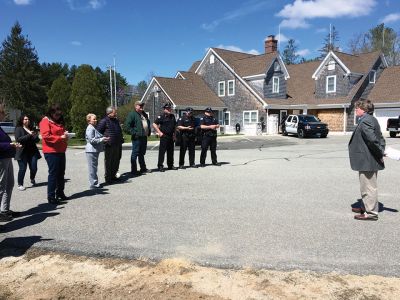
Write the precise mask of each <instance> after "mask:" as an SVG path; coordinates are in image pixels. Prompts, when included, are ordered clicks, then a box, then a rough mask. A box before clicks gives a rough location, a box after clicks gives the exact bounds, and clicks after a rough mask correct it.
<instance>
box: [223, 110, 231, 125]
mask: <svg viewBox="0 0 400 300" xmlns="http://www.w3.org/2000/svg"><path fill="white" fill-rule="evenodd" d="M224 124H225V126H230V125H231V112H230V111H225V112H224Z"/></svg>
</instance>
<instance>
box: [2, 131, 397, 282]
mask: <svg viewBox="0 0 400 300" xmlns="http://www.w3.org/2000/svg"><path fill="white" fill-rule="evenodd" d="M348 139H349V136H333V135H331V136H330V137H328V138H327V139H304V140H301V139H297V138H296V137H281V136H275V137H233V138H228V137H226V138H225V139H224V140H222V139H221V140H220V141H221V142H220V145H221V148H222V149H229V150H219V151H218V158H219V161H220V162H223V165H222V166H221V167H214V166H207V167H206V168H202V169H186V170H179V171H168V172H165V173H159V172H153V173H152V174H149V175H145V176H141V177H139V178H133V179H131V178H127V177H125V176H123V177H124V180H125V181H123V182H121V183H120V184H115V185H111V186H106V187H105V188H104V189H103V190H102V192H101V193H99V194H93V193H91V192H90V191H87V190H86V188H87V186H88V184H87V167H86V160H85V155H84V153H83V152H82V151H83V150H79V149H75V150H69V151H68V155H67V172H66V178H68V182H67V183H66V194H67V195H71V196H72V199H71V200H69V201H68V202H67V203H65V204H64V205H61V206H59V207H57V208H54V207H53V206H50V205H48V204H47V203H46V201H45V200H46V181H47V175H46V172H47V170H46V169H47V168H46V164H45V161H44V160H43V159H42V160H40V163H39V174H38V177H37V179H38V182H40V183H41V184H40V186H39V187H35V188H29V189H27V190H26V191H24V192H20V191H17V190H15V192H14V195H13V199H12V209H14V210H21V211H24V214H23V216H22V217H21V218H20V219H16V220H14V221H12V222H10V223H8V224H5V225H2V226H1V237H2V242H1V243H0V245H1V244H6V243H9V244H18V245H21V246H30V245H34V246H35V247H43V248H47V249H54V250H64V251H69V252H73V253H83V254H89V255H112V256H121V257H129V258H145V259H156V260H157V259H161V258H166V257H184V258H187V259H189V260H191V261H194V262H198V263H201V264H204V265H214V266H221V267H257V268H274V269H283V270H288V269H304V270H316V271H339V272H348V273H355V274H383V275H397V276H399V275H400V265H399V264H400V251H399V249H400V238H399V232H398V231H399V228H400V215H399V213H398V212H397V210H398V209H399V208H400V199H399V195H400V185H399V181H398V177H399V176H398V174H399V172H400V162H397V161H391V160H387V168H386V170H385V171H383V172H381V173H379V183H378V184H379V197H380V201H381V203H382V212H381V214H380V216H379V221H377V222H362V221H355V220H354V219H353V213H351V210H350V209H351V207H350V205H351V204H353V203H354V202H356V200H357V198H358V196H359V185H358V177H357V173H356V172H353V171H351V170H350V167H349V162H348V154H347V142H348ZM387 142H388V144H392V145H393V147H396V148H397V149H400V139H387ZM239 145H242V146H239ZM260 145H261V146H260ZM153 146H154V145H150V146H149V148H152V147H153ZM231 149H236V150H231ZM129 156H130V151H129V150H124V152H123V158H122V163H121V172H127V171H129V170H130V157H129ZM198 158H199V153H198V152H197V153H196V161H197V162H198ZM102 159H103V156H101V160H102ZM146 160H147V163H148V167H150V168H155V166H156V164H157V151H155V150H149V151H148V153H147V155H146ZM177 160H178V151H176V152H175V161H177ZM208 161H209V157H208ZM15 167H16V164H15ZM16 169H17V168H16ZM103 172H104V171H103V166H102V164H101V166H100V171H99V174H103Z"/></svg>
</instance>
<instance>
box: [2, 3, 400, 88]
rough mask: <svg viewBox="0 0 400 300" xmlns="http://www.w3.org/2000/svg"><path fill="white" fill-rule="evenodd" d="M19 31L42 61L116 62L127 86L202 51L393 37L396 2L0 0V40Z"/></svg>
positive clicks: (302, 48)
mask: <svg viewBox="0 0 400 300" xmlns="http://www.w3.org/2000/svg"><path fill="white" fill-rule="evenodd" d="M16 21H18V22H20V24H21V25H22V28H23V34H24V35H27V36H28V38H29V39H30V40H31V42H32V43H33V45H34V46H35V48H36V50H37V52H38V55H39V59H40V61H41V62H62V63H68V64H69V65H72V64H76V65H80V64H90V65H92V66H99V67H101V68H102V69H106V67H107V66H108V65H110V64H112V62H113V56H114V55H115V57H116V62H117V70H118V71H119V72H120V73H121V74H122V75H123V76H125V77H126V78H127V80H128V82H129V83H132V84H136V83H137V82H139V81H140V80H148V79H149V75H150V74H156V75H158V76H165V77H173V76H175V74H176V72H177V71H180V70H187V69H188V68H189V67H190V66H191V64H192V63H193V62H194V61H196V60H199V59H202V58H203V56H204V54H205V51H206V49H207V48H209V47H221V48H226V49H231V50H237V51H243V52H251V53H255V54H261V53H263V51H264V39H265V38H266V37H267V36H268V35H270V34H275V35H277V34H278V28H279V26H280V28H281V34H282V35H281V37H282V38H281V41H282V43H281V50H282V49H283V48H284V46H285V44H286V43H285V42H286V41H287V39H288V38H293V39H295V40H296V43H297V45H298V50H299V52H300V54H302V55H303V56H305V57H307V58H311V57H315V56H317V55H318V49H319V48H320V47H321V45H322V41H323V38H324V37H325V36H326V34H327V33H328V32H329V24H333V25H334V26H335V27H336V28H337V30H338V32H339V37H340V41H339V45H340V47H341V49H343V50H344V51H346V49H347V45H348V41H349V40H350V39H351V38H352V37H353V36H354V35H355V34H358V33H361V32H365V31H367V30H368V29H369V28H371V27H374V26H376V25H377V24H379V23H380V22H382V21H385V24H387V26H389V27H392V28H394V29H395V30H396V31H397V32H400V1H399V0H264V1H262V0H247V1H246V0H245V1H237V0H201V1H200V0H198V1H195V0H187V1H182V0H164V1H162V0H153V1H130V0H0V40H1V41H3V40H4V39H5V38H6V37H7V35H9V33H10V29H11V27H12V26H13V24H14V23H15V22H16Z"/></svg>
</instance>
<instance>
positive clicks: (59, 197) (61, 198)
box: [56, 193, 68, 201]
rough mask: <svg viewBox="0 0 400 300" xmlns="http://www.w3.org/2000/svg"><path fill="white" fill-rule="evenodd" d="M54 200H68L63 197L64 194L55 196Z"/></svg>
mask: <svg viewBox="0 0 400 300" xmlns="http://www.w3.org/2000/svg"><path fill="white" fill-rule="evenodd" d="M56 198H57V200H63V201H65V200H68V197H67V196H65V194H64V193H62V194H59V195H57V196H56Z"/></svg>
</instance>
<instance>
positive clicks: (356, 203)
mask: <svg viewBox="0 0 400 300" xmlns="http://www.w3.org/2000/svg"><path fill="white" fill-rule="evenodd" d="M361 205H362V200H361V199H357V202H354V203H353V204H352V205H351V207H352V208H360V207H361ZM383 211H389V212H394V213H397V212H399V211H398V210H397V209H395V208H390V207H385V205H384V204H383V203H382V202H379V209H378V212H383Z"/></svg>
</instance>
